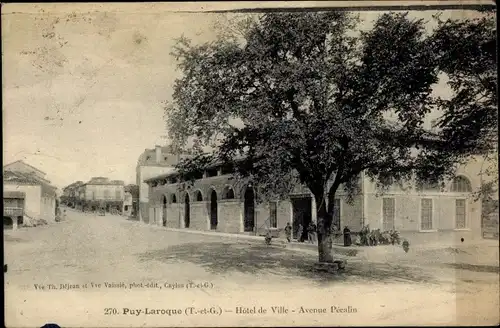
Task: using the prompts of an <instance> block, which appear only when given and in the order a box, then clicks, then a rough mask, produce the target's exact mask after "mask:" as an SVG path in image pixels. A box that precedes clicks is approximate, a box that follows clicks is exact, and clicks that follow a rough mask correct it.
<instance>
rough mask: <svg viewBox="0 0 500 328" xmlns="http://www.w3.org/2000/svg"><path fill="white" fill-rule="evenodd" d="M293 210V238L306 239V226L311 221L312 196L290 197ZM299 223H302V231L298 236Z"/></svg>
mask: <svg viewBox="0 0 500 328" xmlns="http://www.w3.org/2000/svg"><path fill="white" fill-rule="evenodd" d="M291 200H292V210H293V238H295V239H297V240H299V241H304V240H306V239H307V227H308V226H309V223H311V221H312V198H311V197H300V198H292V199H291ZM299 225H302V233H301V235H300V236H298V231H299Z"/></svg>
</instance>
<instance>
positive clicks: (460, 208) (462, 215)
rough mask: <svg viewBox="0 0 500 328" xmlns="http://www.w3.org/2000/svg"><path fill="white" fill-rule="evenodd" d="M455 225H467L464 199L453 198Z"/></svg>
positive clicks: (457, 226)
mask: <svg viewBox="0 0 500 328" xmlns="http://www.w3.org/2000/svg"><path fill="white" fill-rule="evenodd" d="M455 227H456V228H457V229H465V228H466V227H467V221H466V212H465V199H457V200H455Z"/></svg>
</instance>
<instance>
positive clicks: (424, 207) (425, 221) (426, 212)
mask: <svg viewBox="0 0 500 328" xmlns="http://www.w3.org/2000/svg"><path fill="white" fill-rule="evenodd" d="M420 220H421V221H420V229H421V230H432V228H433V227H432V199H429V198H423V199H422V200H421V209H420Z"/></svg>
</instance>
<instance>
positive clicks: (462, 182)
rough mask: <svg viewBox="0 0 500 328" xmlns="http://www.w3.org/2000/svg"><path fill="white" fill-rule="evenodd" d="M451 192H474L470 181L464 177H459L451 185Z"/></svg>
mask: <svg viewBox="0 0 500 328" xmlns="http://www.w3.org/2000/svg"><path fill="white" fill-rule="evenodd" d="M451 192H472V187H471V184H470V181H469V179H467V178H466V177H464V176H458V177H456V178H455V179H453V182H452V183H451Z"/></svg>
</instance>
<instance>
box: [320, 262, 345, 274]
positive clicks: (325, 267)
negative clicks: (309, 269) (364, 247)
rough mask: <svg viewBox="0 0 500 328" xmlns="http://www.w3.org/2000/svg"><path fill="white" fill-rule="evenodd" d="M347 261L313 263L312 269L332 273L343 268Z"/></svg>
mask: <svg viewBox="0 0 500 328" xmlns="http://www.w3.org/2000/svg"><path fill="white" fill-rule="evenodd" d="M346 263H347V261H345V260H335V261H333V262H318V263H316V264H315V265H314V270H315V271H319V272H328V273H334V272H337V271H343V270H345V266H346Z"/></svg>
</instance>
